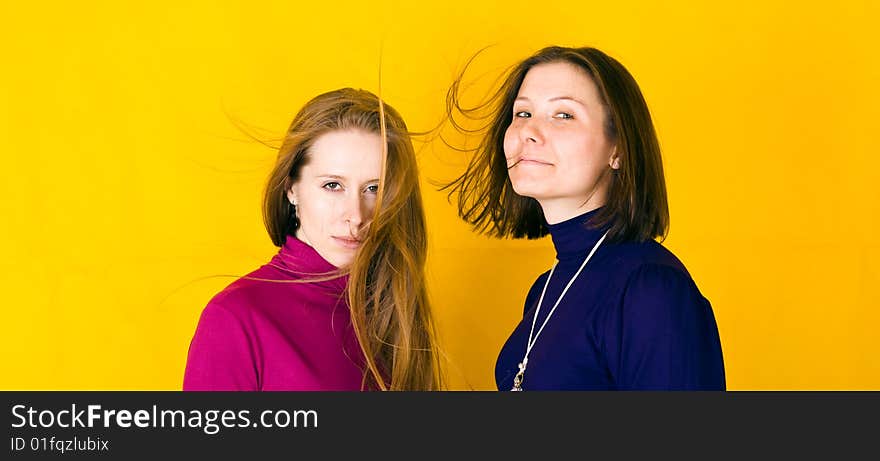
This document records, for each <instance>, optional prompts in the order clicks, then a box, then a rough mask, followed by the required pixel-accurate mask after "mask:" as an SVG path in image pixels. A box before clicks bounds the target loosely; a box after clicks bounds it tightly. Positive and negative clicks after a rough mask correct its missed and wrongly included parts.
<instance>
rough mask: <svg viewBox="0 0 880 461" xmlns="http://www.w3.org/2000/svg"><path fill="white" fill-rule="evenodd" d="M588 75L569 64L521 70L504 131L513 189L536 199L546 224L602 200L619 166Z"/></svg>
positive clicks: (601, 202) (602, 109)
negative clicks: (526, 70)
mask: <svg viewBox="0 0 880 461" xmlns="http://www.w3.org/2000/svg"><path fill="white" fill-rule="evenodd" d="M606 117H607V114H606V110H605V108H604V104H603V103H602V99H601V97H600V95H599V92H598V89H597V88H596V84H595V83H594V82H593V80H592V78H590V76H589V75H588V74H587V73H586V72H585V71H584V70H582V69H581V68H579V67H577V66H576V65H574V64H571V63H568V62H564V61H560V62H552V63H546V64H539V65H536V66H534V67H532V68H531V69H530V70H529V71H528V72H527V73H526V75H525V78H524V79H523V82H522V85H521V86H520V88H519V92H518V93H517V98H516V100H515V101H514V105H513V120H512V122H511V124H510V126H509V127H508V128H507V131H506V133H505V136H504V156H505V158H506V160H507V167H508V174H509V175H510V181H511V183H512V185H513V189H514V191H515V192H516V193H517V194H519V195H523V196H526V197H532V198H534V199H536V200H537V201H538V202H539V203H540V204H541V208H542V209H543V211H544V215H545V217H546V218H547V221H548V222H549V223H551V224H553V223H555V222H560V221H563V220H565V219H568V218H570V217H574V216H577V215H578V214H580V213H583V212H586V211H589V210H592V209H594V208H597V207H599V206H602V205H603V204H604V203H605V195H606V193H607V190H608V185H609V183H610V170H611V169H612V168H617V167H618V166H619V161H618V159H617V158H616V157H615V149H614V144H613V142H612V141H611V140H609V139H608V135H607V133H606V130H605V126H606Z"/></svg>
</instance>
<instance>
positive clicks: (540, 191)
mask: <svg viewBox="0 0 880 461" xmlns="http://www.w3.org/2000/svg"><path fill="white" fill-rule="evenodd" d="M546 189H547V188H546V187H544V186H543V185H539V184H535V183H533V182H531V181H529V182H524V183H519V184H513V191H514V192H516V195H521V196H523V197H531V198H533V199H540V198H541V197H544V196H545V195H547V190H546Z"/></svg>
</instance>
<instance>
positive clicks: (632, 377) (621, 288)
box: [495, 210, 725, 391]
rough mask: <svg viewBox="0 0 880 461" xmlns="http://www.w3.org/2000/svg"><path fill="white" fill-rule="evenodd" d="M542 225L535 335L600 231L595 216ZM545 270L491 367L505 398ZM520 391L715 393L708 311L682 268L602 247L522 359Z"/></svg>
mask: <svg viewBox="0 0 880 461" xmlns="http://www.w3.org/2000/svg"><path fill="white" fill-rule="evenodd" d="M596 211H597V210H594V211H591V212H589V213H586V214H584V215H581V216H577V217H575V218H572V219H569V220H567V221H563V222H561V223H558V224H554V225H551V226H549V228H550V235H551V237H552V238H553V246H554V247H555V248H556V258H557V259H558V261H559V263H558V264H557V266H556V269H555V270H554V271H553V277H552V279H551V280H550V284H549V286H548V287H547V293H546V294H545V295H544V302H543V304H542V305H541V309H540V312H539V314H538V319H537V322H536V323H535V333H537V332H538V329H539V328H540V327H541V324H542V323H543V322H544V319H545V318H546V317H547V314H548V313H549V312H550V310H551V309H552V308H553V304H554V303H555V302H556V300H557V298H558V297H559V295H560V293H562V290H563V288H565V285H566V284H568V281H569V280H570V279H571V277H572V275H574V274H575V272H577V270H578V268H579V267H580V265H581V263H583V261H584V258H586V256H587V254H588V253H589V252H590V250H591V249H592V248H593V245H595V243H596V242H597V241H598V240H599V239H600V238H601V237H602V234H603V233H604V229H597V230H594V229H587V228H586V227H585V226H584V223H585V222H586V221H587V220H588V219H589V218H590V217H591V216H593V215H594V214H595V213H596ZM549 273H550V272H549V271H547V272H545V273H543V274H541V275H540V276H539V277H538V279H537V280H536V281H535V283H534V284H533V285H532V288H531V289H530V290H529V293H528V296H527V297H526V303H525V312H524V315H523V320H522V321H521V322H520V323H519V325H517V326H516V329H515V330H514V331H513V333H512V334H511V335H510V338H508V340H507V342H506V343H505V344H504V347H503V348H502V349H501V353H500V354H499V356H498V361H497V363H496V366H495V382H496V384H497V385H498V389H499V390H510V388H511V387H512V385H513V377H514V375H516V372H517V370H518V369H517V364H518V363H519V362H521V361H522V359H523V355H524V354H525V351H526V342H527V340H528V336H529V330H530V328H531V325H532V318H533V317H534V315H535V308H536V307H537V304H538V299H539V298H540V296H541V290H542V289H543V288H544V283H545V281H546V280H547V276H548V275H549ZM522 388H523V389H524V390H527V391H528V390H676V389H678V390H724V389H725V379H724V361H723V357H722V354H721V342H720V339H719V336H718V328H717V325H716V323H715V316H714V315H713V313H712V306H711V305H710V304H709V301H708V300H706V298H704V297H703V296H702V295H701V294H700V291H699V289H697V286H696V284H695V283H694V281H693V280H692V279H691V277H690V275H689V274H688V272H687V270H686V269H685V267H684V265H682V263H681V261H679V260H678V258H676V257H675V255H673V254H672V253H671V252H669V250H667V249H665V248H664V247H663V246H662V245H660V244H659V243H657V242H655V241H653V240H652V241H648V242H643V243H609V242H608V240H607V239H606V240H605V241H604V242H603V243H602V245H601V246H600V247H599V249H598V250H597V251H596V253H595V254H594V255H593V257H592V259H590V261H589V262H588V263H587V265H586V267H584V269H583V271H581V273H580V275H579V276H578V278H577V279H576V280H575V282H574V283H573V284H572V286H571V288H569V290H568V292H567V293H566V294H565V297H564V298H563V299H562V302H561V303H560V304H559V307H557V308H556V311H555V312H554V313H553V316H552V317H550V320H549V321H548V322H547V325H546V327H544V331H543V332H542V333H541V334H540V336H539V337H538V339H537V341H536V342H535V345H534V347H533V348H532V351H531V353H530V354H529V362H528V367H527V369H526V372H525V376H524V379H523V383H522Z"/></svg>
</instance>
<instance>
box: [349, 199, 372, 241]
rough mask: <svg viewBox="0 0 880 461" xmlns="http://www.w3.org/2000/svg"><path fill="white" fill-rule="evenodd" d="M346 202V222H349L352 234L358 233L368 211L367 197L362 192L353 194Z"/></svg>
mask: <svg viewBox="0 0 880 461" xmlns="http://www.w3.org/2000/svg"><path fill="white" fill-rule="evenodd" d="M346 202H347V203H346V207H345V222H347V223H348V228H349V231H350V232H351V234H352V235H357V233H358V231H360V229H361V224H363V222H364V215H366V213H367V210H366V204H365V199H364V197H363V195H362V194H352V196H351V197H350V198H349V199H348V200H347V201H346Z"/></svg>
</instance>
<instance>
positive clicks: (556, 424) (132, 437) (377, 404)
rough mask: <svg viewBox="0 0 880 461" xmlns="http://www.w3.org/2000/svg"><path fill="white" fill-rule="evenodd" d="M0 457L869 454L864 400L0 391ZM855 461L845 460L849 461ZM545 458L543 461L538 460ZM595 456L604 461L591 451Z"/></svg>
mask: <svg viewBox="0 0 880 461" xmlns="http://www.w3.org/2000/svg"><path fill="white" fill-rule="evenodd" d="M0 396H2V400H3V404H4V405H3V406H4V411H6V415H7V416H6V418H5V422H6V428H7V438H6V440H5V443H6V444H7V446H6V448H5V450H4V451H6V452H7V454H8V456H3V457H2V458H3V459H13V460H14V459H100V458H103V459H133V458H142V457H148V458H166V459H182V458H190V457H192V458H193V459H203V458H204V459H207V458H212V459H216V458H219V459H249V458H252V457H254V456H259V457H267V456H271V457H272V459H274V458H284V459H302V458H303V457H309V458H318V459H335V458H336V457H338V456H352V455H353V456H358V457H359V458H363V459H383V460H385V459H419V458H422V457H426V456H427V457H429V458H436V457H437V456H454V457H455V458H454V459H470V458H472V457H476V456H485V455H489V456H490V457H489V458H487V459H496V458H497V457H498V456H502V455H503V456H516V455H519V456H533V457H534V456H537V457H538V459H544V458H547V459H550V458H554V457H563V456H565V457H575V458H593V457H595V456H594V455H598V454H599V453H607V454H608V455H609V456H611V457H614V458H617V457H622V456H627V455H637V454H639V455H644V454H648V455H657V456H659V455H664V458H665V457H666V455H683V454H691V455H704V456H708V457H712V458H714V457H715V456H719V455H737V456H749V457H752V456H755V455H759V454H767V453H768V451H774V452H776V453H778V454H788V455H791V454H794V453H805V454H810V455H814V456H821V457H831V458H834V459H841V458H843V459H848V458H850V457H853V456H859V457H862V456H864V455H865V454H868V453H870V452H873V453H874V455H876V454H877V450H876V449H877V443H876V442H874V441H873V440H874V439H875V438H876V434H877V433H878V432H880V431H878V415H880V393H874V392H717V393H716V392H621V393H612V392H531V393H530V392H521V393H509V392H435V393H416V392H404V393H378V392H375V393H336V392H298V393H288V392H276V393H273V392H266V393H243V392H237V393H234V392H230V393H226V392H215V393H207V392H206V393H199V392H192V393H184V392H54V391H53V392H25V391H12V392H0ZM850 455H852V456H850ZM548 457H549V458H548ZM601 457H602V458H605V457H608V456H601Z"/></svg>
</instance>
